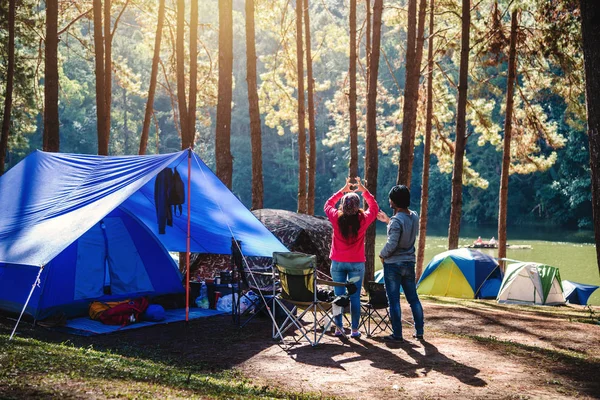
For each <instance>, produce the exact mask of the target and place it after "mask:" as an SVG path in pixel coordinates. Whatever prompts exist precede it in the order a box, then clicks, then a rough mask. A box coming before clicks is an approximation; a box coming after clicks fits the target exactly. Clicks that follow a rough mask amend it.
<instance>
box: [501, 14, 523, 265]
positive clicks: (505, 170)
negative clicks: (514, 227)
mask: <svg viewBox="0 0 600 400" xmlns="http://www.w3.org/2000/svg"><path fill="white" fill-rule="evenodd" d="M518 18H519V12H518V10H516V9H515V10H513V12H512V15H511V22H510V49H509V52H508V82H507V83H506V117H505V119H504V150H503V153H502V174H501V176H500V201H499V210H498V259H502V258H505V257H506V220H507V211H508V207H507V205H508V177H509V168H510V145H511V140H512V115H513V105H514V91H515V89H514V86H515V79H516V74H517V37H518V34H519V33H518V29H519V27H518V23H519V22H518ZM500 269H501V270H502V271H503V272H504V261H500Z"/></svg>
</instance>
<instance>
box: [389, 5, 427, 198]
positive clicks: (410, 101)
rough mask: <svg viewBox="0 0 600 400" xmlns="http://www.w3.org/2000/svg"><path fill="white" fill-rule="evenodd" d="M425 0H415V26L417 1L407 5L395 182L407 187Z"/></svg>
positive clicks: (412, 151) (414, 124) (419, 73)
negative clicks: (403, 79) (399, 143)
mask: <svg viewBox="0 0 600 400" xmlns="http://www.w3.org/2000/svg"><path fill="white" fill-rule="evenodd" d="M426 6H427V4H426V0H421V1H420V3H419V22H418V27H417V0H409V4H408V28H407V30H408V36H407V44H406V84H405V89H404V107H403V116H402V144H401V145H400V163H399V164H398V178H397V179H396V181H397V183H398V184H402V185H406V186H408V187H410V183H411V178H412V164H413V159H414V150H415V132H416V127H417V106H418V103H419V79H420V78H421V59H422V58H423V42H424V33H425V15H426Z"/></svg>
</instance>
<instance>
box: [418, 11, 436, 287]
mask: <svg viewBox="0 0 600 400" xmlns="http://www.w3.org/2000/svg"><path fill="white" fill-rule="evenodd" d="M434 5H435V0H430V2H429V42H428V44H427V115H426V117H425V144H424V148H423V177H422V179H421V181H422V186H421V211H420V213H419V215H420V217H421V218H420V219H419V248H418V251H417V270H416V280H417V281H418V280H419V278H420V277H421V274H422V273H423V261H424V259H425V241H426V238H427V209H428V207H429V163H430V160H431V125H432V120H433V29H434V25H433V8H434Z"/></svg>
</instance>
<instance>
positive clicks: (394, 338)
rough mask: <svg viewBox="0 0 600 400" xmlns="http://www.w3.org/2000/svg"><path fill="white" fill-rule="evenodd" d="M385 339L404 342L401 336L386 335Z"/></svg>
mask: <svg viewBox="0 0 600 400" xmlns="http://www.w3.org/2000/svg"><path fill="white" fill-rule="evenodd" d="M383 340H385V341H386V342H396V343H404V339H402V338H401V337H396V336H394V335H387V336H384V337H383Z"/></svg>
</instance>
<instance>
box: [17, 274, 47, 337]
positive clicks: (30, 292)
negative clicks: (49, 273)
mask: <svg viewBox="0 0 600 400" xmlns="http://www.w3.org/2000/svg"><path fill="white" fill-rule="evenodd" d="M43 269H44V266H43V265H42V266H41V267H40V270H39V271H38V274H37V278H35V281H34V282H33V285H32V286H31V290H30V291H29V296H27V301H25V305H24V306H23V309H22V310H21V314H20V315H19V318H18V319H17V323H16V324H15V327H14V329H13V331H12V333H11V334H10V338H8V340H12V338H13V336H14V335H15V332H16V331H17V326H19V322H21V318H22V317H23V314H24V313H25V309H26V308H27V305H28V304H29V300H31V296H32V295H33V291H34V290H35V287H36V286H37V285H38V283H39V282H40V275H42V270H43Z"/></svg>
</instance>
